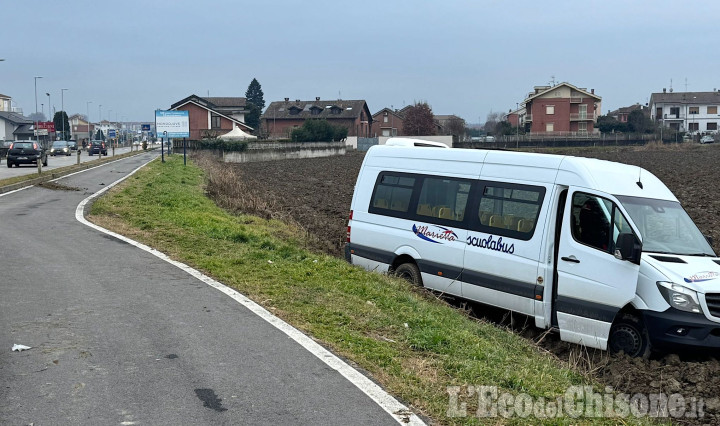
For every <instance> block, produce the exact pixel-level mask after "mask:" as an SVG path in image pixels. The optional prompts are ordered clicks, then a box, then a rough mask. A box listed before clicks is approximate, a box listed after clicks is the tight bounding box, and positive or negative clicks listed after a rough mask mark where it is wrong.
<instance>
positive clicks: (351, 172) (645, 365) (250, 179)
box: [210, 146, 720, 424]
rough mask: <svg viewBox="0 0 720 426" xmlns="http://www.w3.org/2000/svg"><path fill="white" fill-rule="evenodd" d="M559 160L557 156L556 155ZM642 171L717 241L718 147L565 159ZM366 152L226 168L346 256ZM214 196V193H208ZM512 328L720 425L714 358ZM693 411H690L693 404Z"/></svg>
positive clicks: (278, 212)
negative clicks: (626, 353) (648, 354)
mask: <svg viewBox="0 0 720 426" xmlns="http://www.w3.org/2000/svg"><path fill="white" fill-rule="evenodd" d="M556 153H557V152H556ZM568 153H570V154H572V155H582V156H588V157H594V158H600V159H604V160H611V161H617V162H622V163H626V164H633V165H637V166H640V167H643V168H645V169H647V170H649V171H650V172H652V173H653V174H655V175H656V176H658V177H659V178H660V179H661V180H663V181H664V182H665V183H666V184H667V186H668V187H669V188H670V189H671V190H672V191H673V192H674V193H675V195H676V196H677V197H678V199H680V201H681V203H682V204H683V206H684V207H685V209H686V210H687V211H688V213H689V214H690V216H691V217H692V219H693V220H694V221H695V223H696V224H697V225H698V227H699V228H700V230H701V231H702V232H703V233H704V234H708V235H710V236H712V237H713V239H714V241H715V242H716V243H715V249H716V251H717V247H718V242H720V226H719V225H720V223H719V222H720V190H718V182H719V181H720V168H719V167H718V165H720V146H691V147H687V146H682V147H657V148H655V149H653V148H647V147H644V148H627V149H618V150H614V151H579V150H574V151H570V152H568ZM363 157H364V154H363V153H357V152H353V153H349V154H347V155H345V156H340V157H325V158H316V159H301V160H285V161H275V162H259V163H246V164H232V165H230V164H226V165H224V166H223V167H228V168H231V169H232V171H234V172H235V173H237V174H238V175H239V176H240V178H241V179H242V180H243V186H244V187H245V188H248V189H250V190H251V192H252V193H253V194H254V195H253V196H258V197H261V198H263V200H264V204H265V205H266V206H269V207H268V208H270V209H271V210H272V211H271V212H268V214H269V215H271V216H276V217H282V218H291V219H292V220H293V221H294V222H296V223H298V224H300V225H301V226H302V227H304V228H305V229H306V230H307V231H308V233H309V234H310V235H311V236H313V237H314V240H315V244H316V246H317V247H316V248H318V249H320V250H322V251H325V252H327V253H330V254H333V255H335V256H342V247H343V244H344V241H345V233H346V227H347V217H348V213H349V210H350V201H351V198H352V193H353V187H354V184H355V179H356V178H357V174H358V171H359V168H360V164H361V162H362V160H363ZM210 192H211V193H212V192H213V191H210ZM511 326H512V327H513V328H514V329H516V330H517V331H519V332H522V333H523V334H524V335H526V336H527V337H528V338H530V339H533V340H535V341H540V346H541V347H543V348H545V349H547V350H549V351H551V352H553V353H555V354H556V355H557V356H558V357H560V358H561V359H564V360H566V361H569V362H571V363H573V364H577V365H579V366H581V367H583V368H586V369H587V370H588V371H589V372H590V374H593V375H594V376H596V377H597V378H598V379H599V380H600V381H602V382H604V383H606V384H607V385H608V386H612V387H613V388H614V389H615V391H618V392H625V393H629V394H631V395H632V394H634V393H637V392H641V393H645V394H648V393H660V392H663V393H665V394H667V395H670V394H673V393H680V394H682V395H683V396H684V397H685V398H686V399H688V401H689V399H690V398H691V397H695V398H702V399H703V400H704V403H705V404H704V417H703V418H701V419H692V418H679V419H677V418H676V419H673V422H679V423H686V422H687V423H693V424H720V401H719V400H718V392H720V363H719V362H718V359H717V358H716V357H717V354H708V353H703V354H697V353H696V354H680V356H678V355H675V354H671V355H660V356H656V357H655V358H654V359H652V360H649V361H648V360H638V359H628V358H622V357H619V358H613V359H608V357H607V354H606V353H604V352H596V351H592V352H590V353H587V352H584V351H583V350H582V349H580V347H579V346H576V345H568V344H565V343H563V342H560V341H559V339H558V338H557V336H556V335H549V336H545V335H542V334H540V333H539V332H537V330H534V329H533V328H532V327H530V328H523V327H521V326H518V325H517V324H511ZM688 407H689V405H688Z"/></svg>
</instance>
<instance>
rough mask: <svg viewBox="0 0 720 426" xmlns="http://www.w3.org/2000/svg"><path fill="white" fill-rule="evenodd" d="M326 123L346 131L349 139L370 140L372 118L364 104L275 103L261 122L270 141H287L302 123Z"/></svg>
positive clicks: (325, 102)
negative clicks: (358, 137) (361, 138)
mask: <svg viewBox="0 0 720 426" xmlns="http://www.w3.org/2000/svg"><path fill="white" fill-rule="evenodd" d="M311 119H325V120H327V121H328V122H329V123H331V124H334V125H338V126H343V127H345V128H347V129H348V136H360V137H370V136H372V134H371V129H372V123H373V117H372V115H371V114H370V109H369V108H368V106H367V103H366V102H365V101H364V100H343V99H336V100H321V99H320V98H319V97H316V98H315V100H314V101H301V100H300V99H296V100H295V101H291V100H290V98H285V100H284V101H275V102H272V103H270V105H269V106H268V107H267V109H266V110H265V113H264V114H263V115H262V117H261V119H260V121H261V123H262V126H263V129H264V130H265V131H266V132H267V134H268V137H269V138H270V139H283V138H289V137H290V134H291V133H292V130H293V129H296V128H298V127H300V126H302V125H303V123H304V122H305V120H311Z"/></svg>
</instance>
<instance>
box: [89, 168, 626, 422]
mask: <svg viewBox="0 0 720 426" xmlns="http://www.w3.org/2000/svg"><path fill="white" fill-rule="evenodd" d="M203 182H204V177H203V172H202V170H200V169H198V168H197V167H195V166H193V165H192V163H191V162H189V163H188V166H187V167H183V165H182V158H181V157H179V156H174V157H170V158H168V159H167V162H166V163H165V164H163V163H161V162H159V161H155V162H153V163H151V164H149V165H148V166H147V167H145V168H143V169H142V170H141V171H140V172H138V173H137V174H135V175H133V177H131V178H130V179H128V180H127V181H126V182H124V183H123V184H122V185H119V186H118V188H115V189H114V190H113V191H111V192H110V193H109V194H108V195H106V196H104V197H102V198H101V199H99V200H98V201H97V202H96V203H95V204H94V205H93V206H92V210H91V217H90V218H91V220H93V221H94V222H96V223H99V224H100V225H102V226H105V227H108V228H110V229H113V230H116V231H117V232H120V233H123V234H125V235H128V236H130V237H132V238H135V239H137V240H140V241H142V242H144V243H146V244H148V245H150V246H152V247H155V248H157V249H158V250H161V251H163V252H165V253H168V254H169V255H171V256H172V257H174V258H176V259H178V260H180V261H183V262H185V263H187V264H189V265H191V266H193V267H195V268H197V269H199V270H201V271H203V272H204V273H206V274H208V275H211V276H213V277H214V278H216V279H217V280H219V281H221V282H223V283H225V284H227V285H229V286H231V287H233V288H235V289H237V290H238V291H240V292H241V293H243V294H245V295H247V296H248V297H250V298H251V299H253V300H255V301H256V302H258V303H260V304H262V305H263V306H265V307H266V308H267V309H269V310H270V311H271V312H273V313H275V314H276V315H278V316H280V317H281V318H283V319H284V320H286V321H287V322H289V323H290V324H292V325H294V326H295V327H297V328H299V329H301V330H303V331H305V332H306V333H308V334H310V335H312V336H313V337H314V338H316V339H317V340H319V341H320V342H322V344H324V345H325V346H327V347H329V348H331V349H332V350H333V351H334V352H336V353H338V354H340V355H342V356H343V357H345V358H346V359H349V360H350V361H351V362H352V363H356V364H357V365H359V366H360V367H362V368H363V369H365V370H367V371H368V372H369V373H370V375H371V376H372V377H373V378H374V379H375V380H377V381H378V382H379V383H380V384H381V385H382V386H383V387H384V388H385V389H386V390H388V391H389V392H390V393H392V394H394V395H395V396H397V397H399V398H400V399H401V400H403V401H405V402H406V403H408V404H410V405H411V406H412V407H413V409H415V411H416V412H419V413H421V414H423V415H426V416H429V417H430V418H431V419H432V420H433V421H434V422H437V423H443V424H478V423H481V420H479V419H477V418H475V417H474V415H473V413H474V410H476V409H477V398H475V399H474V401H475V402H474V403H473V399H471V398H467V399H466V402H467V407H468V416H467V417H460V418H450V417H448V416H447V414H446V413H447V410H448V406H449V402H448V401H449V399H448V393H447V386H453V385H459V386H465V385H485V386H498V387H499V388H500V389H499V391H500V392H503V391H509V392H512V393H513V394H517V393H527V394H529V395H531V396H533V397H545V398H547V399H550V400H554V399H555V398H556V397H557V396H560V395H562V394H563V393H564V392H565V390H566V389H567V388H568V387H569V386H572V385H578V384H590V385H594V383H593V382H592V381H591V380H590V379H588V378H587V377H584V376H583V375H582V374H580V373H578V372H576V371H573V370H572V369H570V368H568V367H567V366H565V365H562V363H561V362H560V361H558V360H557V359H556V358H555V357H552V356H550V355H548V354H546V353H543V352H542V351H541V350H539V349H538V348H536V347H535V346H533V345H532V344H531V343H530V342H529V341H527V340H526V339H523V338H521V337H519V336H517V335H515V334H512V333H510V332H508V331H505V330H503V329H501V328H499V327H497V326H495V325H492V324H488V323H484V322H480V321H476V320H474V319H471V318H469V317H468V316H467V315H466V314H465V313H464V312H462V311H461V310H459V309H454V308H452V307H449V306H448V305H447V304H446V303H444V302H442V301H439V300H437V299H436V298H435V297H434V296H433V295H432V294H430V293H429V292H426V291H423V290H419V289H415V288H412V287H411V286H410V285H409V284H408V283H406V282H405V281H402V280H399V279H395V278H390V277H387V276H383V275H380V274H376V273H371V272H366V271H363V270H360V269H358V268H357V267H353V266H351V265H349V264H347V263H346V262H344V261H343V260H341V259H337V258H333V257H329V256H325V255H320V254H315V253H311V252H308V251H306V250H305V249H303V248H302V247H303V242H304V240H303V235H304V234H303V233H302V232H300V231H298V230H297V229H293V228H291V227H289V226H288V225H286V224H284V223H282V222H279V221H275V220H265V219H260V218H257V217H252V216H246V215H232V214H229V213H227V212H225V211H223V210H222V209H220V208H218V207H217V206H216V205H215V204H214V203H213V202H212V201H211V200H209V199H208V198H206V197H205V195H204V192H203ZM598 389H599V388H598ZM490 420H491V423H498V420H499V421H500V422H508V423H516V424H524V423H525V422H526V420H527V419H519V418H518V419H511V420H506V419H490ZM616 420H617V419H616ZM537 422H538V421H537V420H536V421H535V423H537ZM539 422H541V423H548V424H577V423H578V419H553V420H547V419H545V420H540V421H539ZM583 422H585V420H583ZM607 423H608V424H614V423H615V422H613V421H607Z"/></svg>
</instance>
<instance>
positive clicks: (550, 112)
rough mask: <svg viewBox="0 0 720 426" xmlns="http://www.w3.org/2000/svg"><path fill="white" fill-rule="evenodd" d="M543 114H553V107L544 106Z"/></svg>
mask: <svg viewBox="0 0 720 426" xmlns="http://www.w3.org/2000/svg"><path fill="white" fill-rule="evenodd" d="M545 114H547V115H553V114H555V105H546V106H545Z"/></svg>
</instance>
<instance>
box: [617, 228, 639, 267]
mask: <svg viewBox="0 0 720 426" xmlns="http://www.w3.org/2000/svg"><path fill="white" fill-rule="evenodd" d="M641 254H642V244H641V243H640V240H639V239H638V237H637V236H636V235H635V234H633V233H630V232H626V233H622V234H620V235H618V239H617V245H616V246H615V257H616V258H618V259H620V260H627V261H630V262H632V263H634V264H636V265H639V264H640V255H641Z"/></svg>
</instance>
